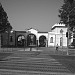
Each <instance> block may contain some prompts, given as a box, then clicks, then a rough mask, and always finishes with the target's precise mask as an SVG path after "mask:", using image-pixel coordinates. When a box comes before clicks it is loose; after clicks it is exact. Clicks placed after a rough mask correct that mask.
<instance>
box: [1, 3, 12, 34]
mask: <svg viewBox="0 0 75 75" xmlns="http://www.w3.org/2000/svg"><path fill="white" fill-rule="evenodd" d="M9 28H10V29H12V26H11V25H10V23H9V21H8V16H7V13H6V12H5V11H4V9H3V7H2V5H1V3H0V33H1V32H5V31H8V29H9Z"/></svg>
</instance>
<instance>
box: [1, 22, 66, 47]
mask: <svg viewBox="0 0 75 75" xmlns="http://www.w3.org/2000/svg"><path fill="white" fill-rule="evenodd" d="M66 32H67V28H66V27H65V24H59V23H58V24H55V25H53V26H52V29H51V32H39V31H38V30H36V29H33V28H30V29H27V30H26V31H11V32H10V33H8V32H5V33H2V35H1V41H2V42H1V45H2V46H5V47H7V46H9V47H12V46H14V47H28V46H31V45H32V46H39V47H50V46H53V47H54V46H56V45H57V44H58V45H59V46H60V47H66V46H67V37H66ZM5 37H6V38H5Z"/></svg>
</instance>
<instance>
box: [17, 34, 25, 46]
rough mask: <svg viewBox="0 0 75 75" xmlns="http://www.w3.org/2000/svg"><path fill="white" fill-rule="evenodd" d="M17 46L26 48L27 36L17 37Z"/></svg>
mask: <svg viewBox="0 0 75 75" xmlns="http://www.w3.org/2000/svg"><path fill="white" fill-rule="evenodd" d="M17 46H18V47H24V46H25V36H24V35H18V36H17Z"/></svg>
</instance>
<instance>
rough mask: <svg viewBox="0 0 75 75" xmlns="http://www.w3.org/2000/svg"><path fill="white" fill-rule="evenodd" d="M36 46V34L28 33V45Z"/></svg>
mask: <svg viewBox="0 0 75 75" xmlns="http://www.w3.org/2000/svg"><path fill="white" fill-rule="evenodd" d="M30 45H32V46H36V45H37V43H36V36H35V35H34V34H28V35H27V46H30Z"/></svg>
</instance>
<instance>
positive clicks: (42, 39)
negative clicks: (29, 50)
mask: <svg viewBox="0 0 75 75" xmlns="http://www.w3.org/2000/svg"><path fill="white" fill-rule="evenodd" d="M39 46H40V47H46V36H44V35H42V36H40V37H39Z"/></svg>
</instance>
